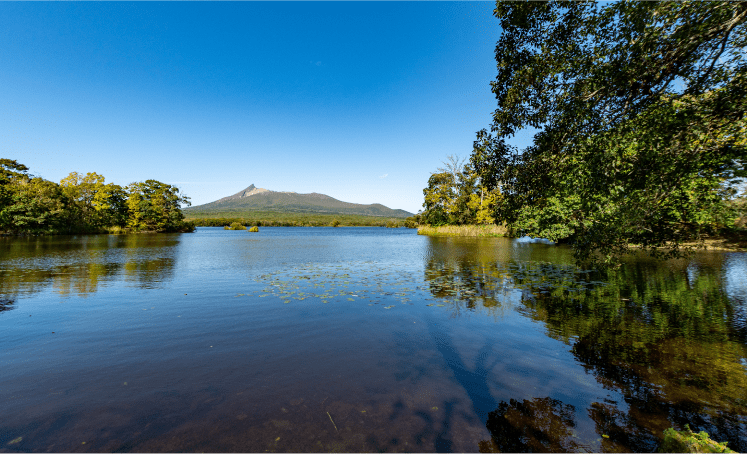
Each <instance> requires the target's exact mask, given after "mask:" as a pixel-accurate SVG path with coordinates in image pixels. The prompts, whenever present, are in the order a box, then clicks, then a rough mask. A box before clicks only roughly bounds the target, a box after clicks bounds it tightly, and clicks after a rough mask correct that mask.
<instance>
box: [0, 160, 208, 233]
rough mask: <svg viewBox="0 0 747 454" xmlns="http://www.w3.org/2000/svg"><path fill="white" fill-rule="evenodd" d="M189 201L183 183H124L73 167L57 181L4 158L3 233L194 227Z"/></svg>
mask: <svg viewBox="0 0 747 454" xmlns="http://www.w3.org/2000/svg"><path fill="white" fill-rule="evenodd" d="M189 204H190V202H189V198H188V197H186V196H184V195H181V194H180V193H179V189H178V188H176V187H174V186H171V185H168V184H166V183H161V182H160V181H156V180H146V181H144V182H135V183H131V184H129V185H127V186H125V187H122V186H119V185H117V184H114V183H108V184H106V183H105V179H104V176H103V175H99V174H97V173H94V172H89V173H87V174H85V175H81V174H78V173H77V172H72V173H70V175H68V176H67V177H66V178H64V179H62V181H60V182H59V183H55V182H53V181H49V180H45V179H44V178H41V177H39V176H34V175H31V174H29V169H28V167H26V166H25V165H23V164H21V163H19V162H17V161H15V160H12V159H5V158H0V233H5V234H21V235H23V234H31V235H38V234H72V233H127V232H143V231H148V232H191V231H193V230H194V224H193V223H190V222H186V221H185V220H184V214H183V213H182V211H181V207H182V205H186V206H189Z"/></svg>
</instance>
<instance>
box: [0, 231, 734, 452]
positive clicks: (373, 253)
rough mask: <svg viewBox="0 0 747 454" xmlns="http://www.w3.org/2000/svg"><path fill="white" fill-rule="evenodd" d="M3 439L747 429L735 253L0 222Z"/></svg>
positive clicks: (620, 443)
mask: <svg viewBox="0 0 747 454" xmlns="http://www.w3.org/2000/svg"><path fill="white" fill-rule="evenodd" d="M0 346H2V348H0V415H1V416H0V451H7V452H16V451H58V452H59V451H63V452H65V451H75V452H87V451H93V452H112V451H150V452H162V451H169V452H180V451H208V452H211V451H212V452H215V451H221V452H235V451H241V452H265V451H269V452H273V451H281V452H308V451H330V452H337V451H347V452H360V451H364V452H368V451H382V452H389V451H409V452H412V451H427V452H433V451H438V452H449V451H495V450H502V451H513V452H518V451H578V452H583V451H595V452H599V451H649V452H650V451H653V450H655V449H656V448H657V447H658V444H659V443H660V437H661V436H662V435H661V433H662V431H663V430H664V429H665V428H668V427H671V426H673V425H674V426H677V427H683V426H684V424H689V425H690V427H691V428H692V429H693V430H696V431H699V430H705V431H706V432H708V433H709V434H710V435H711V437H712V438H713V439H715V440H717V441H728V442H729V447H730V448H732V449H734V450H737V451H742V452H745V451H747V392H746V391H745V390H747V359H746V358H747V254H745V253H723V252H719V253H715V252H713V253H705V252H703V253H698V254H697V255H695V256H694V257H693V258H691V259H688V260H672V261H668V262H656V261H653V260H651V259H647V258H645V257H637V258H632V259H630V260H628V261H627V262H626V263H625V264H624V265H623V266H622V267H620V268H619V269H617V270H615V271H611V272H606V273H599V272H595V271H591V270H582V269H578V268H577V267H575V266H574V265H573V261H572V257H571V254H570V250H569V249H567V248H565V247H563V246H556V245H552V244H544V243H541V242H532V241H526V240H521V239H505V238H482V239H479V238H433V237H424V236H418V235H417V234H416V231H415V230H411V229H387V228H375V227H374V228H365V227H350V228H345V227H339V228H332V227H328V228H308V227H307V228H291V227H285V228H284V227H277V228H268V227H263V228H260V231H259V233H248V232H246V231H228V230H223V229H220V228H198V229H197V231H196V232H195V233H191V234H173V235H172V234H158V235H147V234H141V235H120V236H115V235H88V236H71V237H66V236H55V237H38V238H0Z"/></svg>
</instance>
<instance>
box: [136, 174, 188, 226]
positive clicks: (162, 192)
mask: <svg viewBox="0 0 747 454" xmlns="http://www.w3.org/2000/svg"><path fill="white" fill-rule="evenodd" d="M125 203H126V206H127V210H128V221H127V225H128V227H131V228H133V229H135V230H154V231H159V232H176V231H180V230H183V229H185V228H186V229H188V230H189V229H190V228H189V227H188V226H187V225H186V224H185V222H184V214H183V213H182V211H181V209H180V208H181V205H182V204H185V205H187V206H189V205H190V202H189V197H186V196H182V195H180V194H179V189H178V188H176V187H174V186H171V185H169V184H166V183H161V182H160V181H156V180H146V181H145V182H144V183H142V182H139V183H132V184H130V185H129V186H127V201H126V202H125Z"/></svg>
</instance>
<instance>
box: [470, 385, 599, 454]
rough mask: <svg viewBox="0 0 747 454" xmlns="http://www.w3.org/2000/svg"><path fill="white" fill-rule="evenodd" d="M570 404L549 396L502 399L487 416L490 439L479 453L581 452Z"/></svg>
mask: <svg viewBox="0 0 747 454" xmlns="http://www.w3.org/2000/svg"><path fill="white" fill-rule="evenodd" d="M575 413H576V409H575V407H574V406H573V405H568V404H564V403H563V402H561V401H559V400H557V399H551V398H550V397H541V398H540V397H536V398H534V399H524V400H522V401H517V400H514V399H511V400H510V401H509V402H501V403H500V404H499V405H498V408H496V409H495V410H494V411H492V412H490V414H489V415H488V421H487V423H486V424H485V426H486V427H487V428H488V431H489V432H490V440H484V441H481V442H480V443H479V448H480V452H579V451H581V452H583V451H589V450H590V449H589V447H588V446H585V445H582V444H580V443H579V442H578V440H577V437H576V434H575V430H574V429H575V427H576V423H575Z"/></svg>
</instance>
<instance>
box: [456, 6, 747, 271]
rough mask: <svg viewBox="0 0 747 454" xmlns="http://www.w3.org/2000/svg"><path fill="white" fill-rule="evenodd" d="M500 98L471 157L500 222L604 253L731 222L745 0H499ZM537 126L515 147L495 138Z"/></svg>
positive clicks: (742, 138) (744, 91) (741, 151)
mask: <svg viewBox="0 0 747 454" xmlns="http://www.w3.org/2000/svg"><path fill="white" fill-rule="evenodd" d="M494 14H495V16H496V18H498V19H499V21H500V25H501V28H502V35H501V38H500V40H499V41H498V43H497V45H496V50H495V53H496V61H497V68H498V76H497V78H496V80H495V81H493V82H492V83H491V86H492V91H493V93H494V94H495V96H496V99H497V103H498V107H497V109H496V110H495V112H494V114H493V122H492V125H491V128H490V131H489V132H488V131H487V130H482V131H480V132H478V134H477V140H476V141H475V143H474V148H473V153H472V156H471V158H470V163H471V166H472V167H473V168H474V169H475V171H476V172H477V173H478V174H479V176H480V179H481V181H482V183H483V184H484V185H485V186H486V187H488V188H490V189H494V188H500V190H501V195H502V196H501V198H500V200H499V202H498V203H496V204H495V211H494V215H495V218H496V220H497V221H498V222H501V221H502V222H506V223H507V224H508V226H509V227H511V228H512V229H513V230H514V231H516V232H519V233H523V234H528V235H531V236H536V237H544V238H549V239H551V240H555V241H567V242H569V243H570V244H571V246H573V248H574V251H575V253H576V256H577V258H579V259H582V260H585V259H591V258H597V259H599V258H602V259H606V260H610V259H612V258H613V257H616V256H619V255H620V254H623V253H625V252H627V251H628V249H629V247H630V246H631V245H638V246H642V247H644V248H647V249H649V250H651V251H653V252H656V251H657V249H656V248H661V247H662V246H666V247H667V248H668V249H666V250H667V251H668V252H670V253H673V254H676V253H677V252H678V251H679V246H680V245H681V243H682V242H685V241H690V240H694V239H699V238H702V237H703V236H704V235H706V234H708V233H711V232H713V231H714V230H716V229H720V228H725V227H726V228H728V227H730V226H731V225H733V222H734V216H733V212H730V209H729V205H728V204H727V203H726V201H728V200H729V199H730V198H733V197H734V196H735V194H736V187H737V184H738V183H739V180H740V178H742V177H745V176H746V175H747V174H746V173H745V163H746V162H747V152H746V150H747V148H746V147H745V146H746V145H747V143H746V142H747V139H746V138H747V134H746V133H747V121H746V120H747V118H746V116H745V113H746V112H747V110H746V107H747V66H746V65H745V52H744V50H745V43H747V27H746V26H745V19H746V18H747V3H737V2H733V3H732V2H663V3H659V2H615V3H606V4H603V5H599V4H597V3H595V2H562V3H561V2H550V3H539V2H501V1H499V2H497V4H496V8H495V10H494ZM527 127H529V128H535V129H536V130H537V133H536V135H535V136H534V140H533V143H532V144H531V145H530V146H528V147H526V148H525V149H523V150H517V149H515V148H512V147H511V146H509V145H507V142H506V139H508V138H510V137H511V136H513V135H514V134H515V133H516V132H518V131H520V130H522V129H524V128H527Z"/></svg>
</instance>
